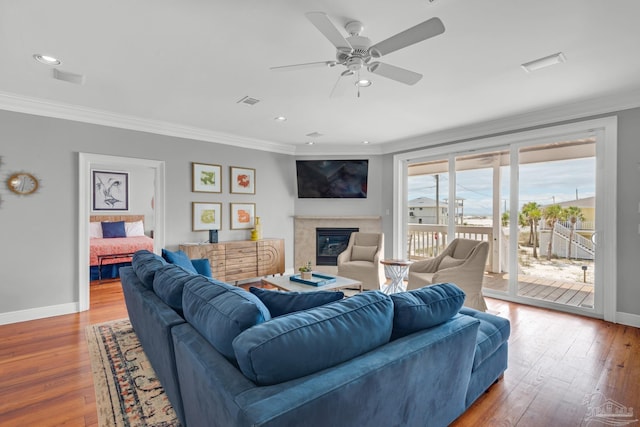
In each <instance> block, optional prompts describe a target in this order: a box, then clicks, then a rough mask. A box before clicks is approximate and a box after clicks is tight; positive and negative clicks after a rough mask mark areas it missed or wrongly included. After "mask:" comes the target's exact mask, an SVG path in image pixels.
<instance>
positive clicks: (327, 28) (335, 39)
mask: <svg viewBox="0 0 640 427" xmlns="http://www.w3.org/2000/svg"><path fill="white" fill-rule="evenodd" d="M305 16H306V17H307V19H308V20H309V21H311V23H312V24H313V25H314V26H315V27H316V28H317V29H318V31H320V32H321V33H322V35H324V36H325V37H326V38H327V39H329V41H330V42H331V43H332V44H333V45H334V46H335V47H336V48H337V49H338V50H341V51H343V52H347V53H351V51H353V48H352V47H351V44H350V43H349V42H348V41H347V40H346V39H345V38H344V36H343V35H342V34H340V31H338V29H337V28H336V27H335V26H334V25H333V24H332V23H331V21H330V20H329V17H328V16H327V14H326V13H324V12H307V13H306V14H305Z"/></svg>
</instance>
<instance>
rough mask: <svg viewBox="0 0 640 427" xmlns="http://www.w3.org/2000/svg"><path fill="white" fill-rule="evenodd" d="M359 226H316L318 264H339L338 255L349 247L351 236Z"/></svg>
mask: <svg viewBox="0 0 640 427" xmlns="http://www.w3.org/2000/svg"><path fill="white" fill-rule="evenodd" d="M354 231H360V229H359V228H316V265H338V255H339V254H340V252H343V251H344V250H345V249H347V246H348V245H349V237H351V233H353V232H354Z"/></svg>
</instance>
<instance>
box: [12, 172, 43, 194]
mask: <svg viewBox="0 0 640 427" xmlns="http://www.w3.org/2000/svg"><path fill="white" fill-rule="evenodd" d="M7 187H8V188H9V190H11V191H13V192H14V193H16V194H23V195H25V194H32V193H35V191H36V190H37V189H38V178H36V177H35V176H33V175H31V174H30V173H26V172H19V173H14V174H13V175H11V176H10V177H9V179H8V180H7Z"/></svg>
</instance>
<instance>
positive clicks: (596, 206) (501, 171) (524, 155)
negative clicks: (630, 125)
mask: <svg viewBox="0 0 640 427" xmlns="http://www.w3.org/2000/svg"><path fill="white" fill-rule="evenodd" d="M591 123H593V122H591ZM602 123H603V124H602V125H601V126H602V128H600V129H598V128H596V126H593V128H585V129H584V130H580V129H579V125H575V126H572V125H567V126H566V127H568V128H571V129H572V132H560V131H558V135H557V136H554V135H553V132H551V131H531V132H527V133H523V135H515V136H513V140H509V137H500V138H497V139H496V142H494V143H493V144H492V146H491V145H489V144H487V146H489V147H490V148H486V149H484V150H477V148H474V149H470V148H471V147H475V146H474V145H473V144H471V143H469V144H461V145H454V146H451V148H449V149H448V150H447V148H446V147H440V148H438V149H434V150H424V151H423V152H422V153H424V154H425V155H424V156H422V157H420V156H417V155H415V153H414V154H413V155H404V156H405V157H406V160H402V156H403V155H398V156H396V157H397V158H399V159H400V161H399V162H398V163H397V166H399V167H401V168H399V169H398V170H400V171H401V172H402V174H399V175H397V176H398V178H399V179H401V180H403V181H398V182H403V184H402V185H399V186H398V188H399V189H400V190H401V194H402V196H403V198H402V199H399V203H398V204H397V205H396V206H398V207H400V206H401V207H402V211H400V210H399V209H398V210H396V212H397V214H398V216H397V217H398V218H404V220H405V221H406V222H405V223H404V224H397V230H399V231H400V236H403V237H401V239H406V240H404V241H399V242H397V243H396V244H395V245H394V252H395V251H397V253H396V254H394V255H395V256H398V257H402V258H408V259H411V260H414V261H415V260H421V259H426V258H432V257H435V256H437V255H438V254H439V253H441V252H442V251H443V250H444V249H445V248H446V247H447V245H448V244H449V243H450V242H451V241H452V240H453V239H454V238H456V237H462V238H467V239H473V240H481V241H487V242H488V243H489V246H490V250H489V255H488V258H487V263H486V268H485V273H484V279H483V291H484V293H485V295H487V296H493V297H497V298H503V299H508V300H513V301H517V302H524V303H527V304H532V305H538V306H542V307H547V308H553V309H559V310H564V311H570V312H577V313H583V314H588V315H593V316H601V315H603V313H604V316H605V319H606V318H607V316H612V315H613V314H612V313H614V310H615V285H612V284H611V283H609V284H607V282H613V283H615V281H613V280H611V278H615V244H614V242H615V237H614V236H615V208H614V209H611V205H615V179H613V180H611V178H610V177H609V176H608V175H607V174H604V173H603V170H604V169H605V166H606V167H609V168H612V167H615V126H614V123H612V121H606V120H603V122H602ZM598 124H599V122H598ZM607 126H609V127H607ZM559 128H560V127H559ZM563 128H564V127H563ZM537 134H540V135H541V136H540V137H535V136H536V135H537ZM532 135H533V136H532ZM607 136H608V138H609V139H607ZM492 142H493V141H492ZM612 165H613V166H612ZM605 201H606V203H605ZM605 207H608V208H607V209H605ZM404 236H406V237H404ZM603 236H605V237H607V236H608V238H603ZM394 243H395V242H394ZM604 248H606V249H604ZM605 259H608V260H609V261H608V262H607V263H605V262H604V260H605ZM603 265H606V266H607V268H606V269H605V268H603ZM605 270H606V272H605ZM605 277H607V278H608V279H609V280H604V278H605Z"/></svg>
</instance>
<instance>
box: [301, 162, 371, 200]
mask: <svg viewBox="0 0 640 427" xmlns="http://www.w3.org/2000/svg"><path fill="white" fill-rule="evenodd" d="M296 173H297V178H298V197H299V198H301V199H317V198H319V199H322V198H324V199H364V198H366V197H367V175H368V174H369V161H368V160H296Z"/></svg>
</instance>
